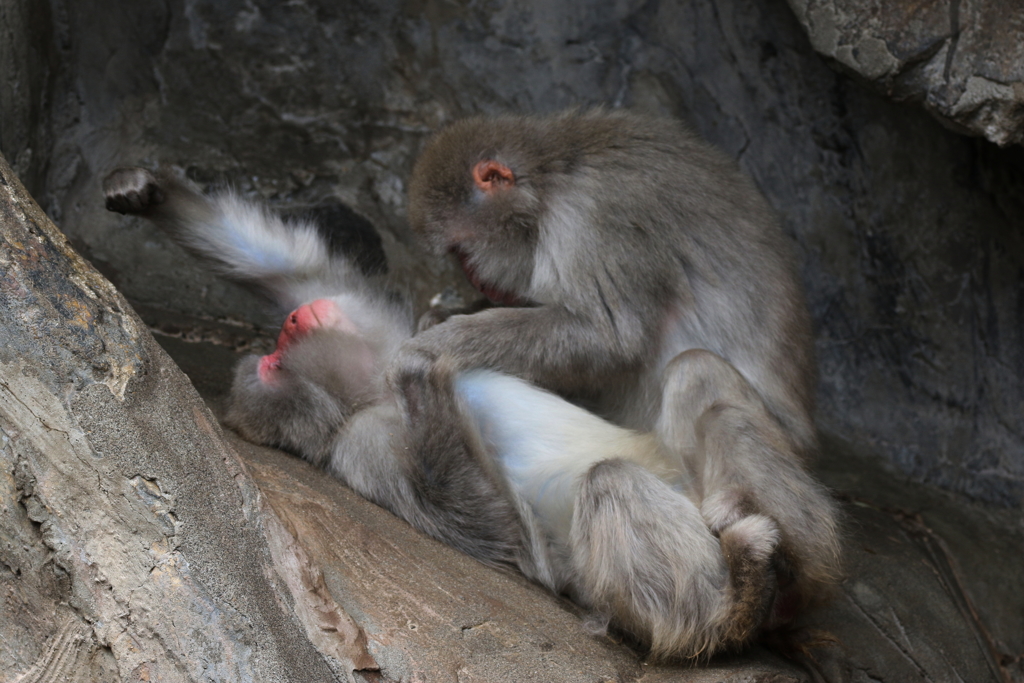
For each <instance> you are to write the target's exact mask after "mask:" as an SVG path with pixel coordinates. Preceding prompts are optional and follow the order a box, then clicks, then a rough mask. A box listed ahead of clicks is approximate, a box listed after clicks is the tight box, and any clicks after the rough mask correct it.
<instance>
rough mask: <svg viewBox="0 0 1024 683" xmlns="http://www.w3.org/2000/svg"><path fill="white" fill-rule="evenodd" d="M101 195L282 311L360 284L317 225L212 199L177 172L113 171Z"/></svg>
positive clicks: (233, 199) (230, 199) (230, 197)
mask: <svg viewBox="0 0 1024 683" xmlns="http://www.w3.org/2000/svg"><path fill="white" fill-rule="evenodd" d="M103 192H104V194H105V195H106V206H107V208H108V209H109V210H111V211H117V212H119V213H130V214H136V215H139V216H143V217H145V218H148V219H150V220H152V221H153V222H154V223H156V225H157V226H158V227H159V228H161V229H162V230H163V231H164V232H166V233H167V234H168V235H170V236H171V238H173V239H174V241H175V242H177V243H178V244H180V245H181V246H182V247H184V248H185V249H186V250H188V251H189V252H190V253H192V254H193V255H195V256H197V257H198V258H200V259H201V260H202V261H204V262H205V263H206V264H207V265H209V266H210V267H211V268H212V269H213V270H215V271H216V272H217V273H219V274H220V275H223V276H224V277H227V278H229V279H232V280H235V281H238V282H241V283H243V284H246V285H250V286H253V287H255V288H258V289H260V290H262V291H263V292H264V293H266V294H268V295H269V296H271V297H272V298H273V299H275V300H276V301H277V302H278V303H279V304H280V305H281V307H282V308H283V309H284V310H291V309H293V308H295V307H296V306H298V305H299V304H301V303H304V302H305V301H306V300H308V299H312V298H316V296H322V295H324V293H325V292H324V289H333V290H334V291H335V292H337V291H339V290H342V291H343V290H344V289H351V288H352V287H353V286H358V280H359V279H360V278H359V276H358V274H357V273H356V269H355V268H354V267H353V266H352V265H351V264H350V263H349V262H348V261H347V260H346V259H344V258H336V257H334V256H332V254H331V250H330V248H329V247H328V245H327V244H326V242H325V241H324V239H323V238H322V237H321V235H320V233H319V232H318V230H317V228H316V226H314V225H312V224H310V223H306V222H302V221H295V222H285V221H284V220H282V219H281V218H280V217H278V216H277V215H275V214H274V213H272V212H271V211H269V210H267V209H266V208H265V207H263V206H261V205H258V204H255V203H252V202H249V201H246V200H244V199H242V198H241V197H239V196H238V195H236V194H234V193H232V192H225V193H223V194H220V195H216V196H212V197H208V196H205V195H203V194H202V193H201V192H199V190H198V189H197V188H195V187H194V186H192V184H191V183H188V182H187V181H183V180H180V179H179V178H176V177H175V176H174V175H173V174H171V173H168V172H164V171H158V172H156V173H152V172H150V171H148V170H146V169H143V168H119V169H117V170H115V171H114V172H112V173H111V174H110V175H108V176H107V177H106V179H105V180H104V181H103ZM353 281H354V282H353ZM311 283H312V284H314V285H316V287H315V289H318V290H319V291H311V290H310V284H311Z"/></svg>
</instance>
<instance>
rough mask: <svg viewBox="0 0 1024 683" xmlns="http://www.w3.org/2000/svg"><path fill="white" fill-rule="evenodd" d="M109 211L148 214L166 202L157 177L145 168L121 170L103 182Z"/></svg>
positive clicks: (117, 170) (114, 172)
mask: <svg viewBox="0 0 1024 683" xmlns="http://www.w3.org/2000/svg"><path fill="white" fill-rule="evenodd" d="M103 194H104V195H105V196H106V198H107V210H108V211H117V212H118V213H146V212H147V211H148V210H150V209H152V208H153V207H155V206H157V205H159V204H162V203H163V202H164V199H165V197H164V192H163V190H161V189H160V185H159V184H158V183H157V180H156V176H154V175H153V174H152V173H150V172H149V171H147V170H146V169H144V168H137V167H136V168H119V169H116V170H115V171H113V172H112V173H111V174H110V175H108V176H107V177H106V178H105V179H104V180H103Z"/></svg>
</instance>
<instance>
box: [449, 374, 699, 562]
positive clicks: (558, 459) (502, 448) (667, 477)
mask: <svg viewBox="0 0 1024 683" xmlns="http://www.w3.org/2000/svg"><path fill="white" fill-rule="evenodd" d="M455 390H456V392H457V393H458V394H459V395H460V397H461V398H462V400H463V403H464V406H465V409H466V412H467V414H468V415H469V416H470V417H471V418H472V420H473V422H474V424H475V425H476V427H477V429H478V430H479V433H480V437H481V440H482V441H483V443H484V445H485V446H486V447H487V448H488V450H489V452H490V453H491V454H492V455H493V456H494V457H495V459H496V460H497V462H498V463H500V465H501V467H502V469H503V471H504V472H505V475H506V476H507V477H508V480H509V482H510V484H511V485H512V487H513V488H514V489H515V491H516V492H517V493H518V495H520V496H521V497H522V498H523V499H524V500H525V501H527V502H528V503H529V504H530V506H531V507H532V508H533V511H534V514H535V515H536V516H537V517H538V518H539V519H540V520H541V522H542V523H543V524H544V526H545V527H546V529H547V531H548V532H549V533H550V534H551V535H552V540H554V541H556V542H558V543H562V544H567V543H568V541H569V529H570V526H571V524H572V513H573V503H574V500H575V498H576V492H577V490H578V487H579V483H580V480H581V478H582V477H583V475H584V474H586V472H587V471H588V470H589V469H590V468H591V467H592V466H593V465H594V464H595V463H598V462H600V461H602V460H607V459H609V458H623V459H626V460H631V461H633V462H636V463H638V464H640V465H643V466H644V467H646V468H647V469H649V470H650V471H651V472H653V473H654V474H655V475H657V476H658V477H660V478H661V479H662V480H664V481H665V482H667V483H668V484H670V485H671V486H673V487H674V488H676V489H677V490H678V491H679V492H680V493H685V491H686V489H687V488H688V484H689V482H688V480H687V479H686V477H685V476H684V474H683V470H682V466H681V463H675V462H673V461H672V460H671V459H670V457H669V456H668V455H667V454H666V453H665V451H664V449H662V448H660V447H659V446H658V443H657V441H656V440H655V439H654V437H653V436H651V435H649V434H640V433H638V432H635V431H632V430H628V429H623V428H621V427H616V426H615V425H613V424H611V423H609V422H606V421H604V420H602V419H601V418H599V417H597V416H595V415H593V414H591V413H589V412H587V411H585V410H583V409H582V408H579V407H578V406H575V405H573V404H571V403H569V402H568V401H566V400H564V399H562V398H560V397H558V396H555V395H554V394H551V393H549V392H547V391H544V390H542V389H538V388H537V387H535V386H533V385H531V384H529V383H527V382H524V381H522V380H520V379H517V378H515V377H510V376H508V375H502V374H500V373H496V372H491V371H488V370H473V371H470V372H465V373H462V374H460V375H459V376H458V378H456V381H455Z"/></svg>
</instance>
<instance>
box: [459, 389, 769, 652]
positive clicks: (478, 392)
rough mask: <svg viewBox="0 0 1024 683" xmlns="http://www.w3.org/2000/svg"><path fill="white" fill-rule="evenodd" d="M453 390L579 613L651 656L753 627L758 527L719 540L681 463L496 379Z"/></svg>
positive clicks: (716, 642)
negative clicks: (594, 615) (546, 546)
mask: <svg viewBox="0 0 1024 683" xmlns="http://www.w3.org/2000/svg"><path fill="white" fill-rule="evenodd" d="M456 391H457V393H458V394H459V395H460V396H461V397H462V398H463V399H464V401H465V410H466V411H467V413H468V414H469V415H470V416H471V417H472V420H473V424H474V425H475V426H476V427H477V429H479V433H480V438H481V441H482V442H483V443H484V447H485V449H486V450H487V451H488V452H489V453H491V454H493V456H494V457H495V459H496V461H497V462H498V463H500V465H501V468H502V470H503V471H504V473H505V476H506V477H507V480H508V482H509V484H510V486H511V488H512V491H513V492H514V494H515V495H516V496H517V497H519V498H520V499H521V500H523V501H524V502H525V503H526V505H527V506H528V507H529V509H530V510H531V511H532V512H533V514H534V515H535V517H536V519H537V520H538V522H539V523H540V525H541V526H542V527H543V528H544V529H545V531H546V533H547V534H548V536H549V537H550V538H551V539H552V541H553V546H554V554H555V555H556V557H555V560H554V562H555V564H556V565H558V561H559V560H560V557H561V556H564V555H565V554H566V553H567V554H568V558H567V560H568V561H567V562H564V564H565V565H567V567H564V568H563V572H564V571H565V569H568V571H569V576H571V577H573V580H572V584H571V590H572V592H573V593H574V594H575V595H576V597H577V598H578V599H579V600H580V601H581V602H582V603H584V604H585V605H587V606H589V607H592V608H594V609H595V610H597V611H598V612H599V613H600V614H602V615H604V616H605V617H607V618H608V619H610V620H611V621H612V622H613V623H614V624H615V625H616V626H617V627H619V628H622V629H624V630H626V631H628V632H630V633H632V634H633V635H634V636H636V637H637V638H638V639H639V640H641V641H642V642H644V643H646V644H647V645H649V646H650V647H651V649H652V652H653V653H654V654H655V655H656V656H661V657H671V656H696V655H699V654H702V653H705V654H710V653H711V652H713V651H715V650H717V649H719V648H721V647H727V646H730V645H736V644H739V643H742V642H743V641H744V640H746V639H747V638H748V637H749V635H750V634H751V633H752V632H753V630H754V629H755V628H756V627H757V626H759V625H760V623H761V621H762V620H763V617H764V613H765V611H766V609H767V600H766V598H770V597H771V595H772V591H773V589H774V580H773V579H772V580H770V581H769V580H767V579H766V576H768V575H770V574H771V555H772V552H773V550H774V548H775V544H776V541H777V532H776V530H775V526H774V524H773V523H772V522H771V521H770V520H768V519H766V518H764V517H761V516H753V517H748V518H747V519H745V520H743V521H742V523H739V524H735V525H733V527H731V528H730V529H728V530H726V531H725V532H724V533H723V534H722V536H721V540H719V538H716V537H715V535H713V534H712V533H711V531H710V530H709V528H708V526H707V524H706V523H705V522H704V519H703V517H702V516H701V514H700V510H699V509H698V508H697V506H696V505H694V504H693V503H692V502H691V501H690V500H689V499H688V498H687V497H686V495H685V493H684V492H685V491H686V490H687V489H688V488H689V480H688V479H687V478H686V476H685V474H684V473H683V472H682V468H681V463H680V462H674V461H672V460H671V459H670V458H668V457H666V454H665V452H664V451H663V450H662V449H661V448H660V447H659V446H658V444H657V441H656V440H655V439H654V438H653V437H651V436H650V435H644V434H638V433H636V432H632V431H629V430H626V429H622V428H619V427H616V426H614V425H612V424H609V423H607V422H605V421H604V420H601V419H600V418H598V417H596V416H595V415H592V414H591V413H588V412H587V411H585V410H583V409H581V408H579V407H577V406H574V405H572V404H571V403H569V402H567V401H565V400H564V399H562V398H560V397H558V396H555V395H553V394H551V393H548V392H546V391H543V390H541V389H538V388H537V387H534V386H532V385H530V384H528V383H527V382H524V381H522V380H520V379H517V378H514V377H509V376H507V375H502V374H499V373H494V372H488V371H480V370H477V371H473V372H468V373H463V374H461V375H460V376H459V377H458V379H457V381H456ZM723 553H725V556H730V557H734V558H735V560H734V561H731V562H730V563H726V562H725V560H724V556H723ZM556 568H557V567H556ZM766 585H767V589H765V586H766ZM763 596H766V598H765V597H763ZM751 600H756V601H757V605H754V606H751V605H749V604H748V603H749V602H750V601H751ZM737 606H740V607H739V608H737Z"/></svg>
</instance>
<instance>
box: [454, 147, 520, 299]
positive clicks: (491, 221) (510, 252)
mask: <svg viewBox="0 0 1024 683" xmlns="http://www.w3.org/2000/svg"><path fill="white" fill-rule="evenodd" d="M470 177H471V179H472V191H471V193H470V197H469V200H468V202H467V205H466V206H464V207H463V208H462V209H461V211H460V212H457V213H456V214H455V215H453V216H452V217H451V218H450V220H448V221H446V225H445V230H444V233H445V237H446V245H445V246H446V247H447V251H448V252H449V253H451V254H454V255H455V257H456V258H457V259H458V261H459V266H460V267H461V268H462V271H463V273H465V274H466V278H467V279H469V281H470V283H471V284H472V285H473V287H474V288H476V290H477V291H478V292H480V293H481V294H483V295H484V296H486V297H487V298H488V299H489V300H490V301H491V302H492V303H496V304H503V305H505V306H521V305H523V304H525V303H526V302H527V297H526V296H524V292H525V290H526V287H527V285H528V274H529V272H530V271H531V269H532V258H533V255H532V249H531V247H530V245H529V244H528V243H529V239H528V238H527V239H525V240H524V237H528V235H529V234H530V230H529V229H528V228H526V229H524V228H523V226H522V222H523V221H522V217H521V216H520V217H518V218H517V216H516V208H515V207H516V204H517V203H519V202H520V201H521V199H522V194H523V191H522V190H521V189H520V188H519V187H518V186H517V182H516V175H515V173H514V172H513V171H512V169H511V168H509V167H508V166H507V165H505V164H503V163H501V162H500V161H497V160H495V159H483V160H481V161H478V162H477V163H476V164H474V165H473V166H472V168H471V170H470ZM524 256H525V258H524Z"/></svg>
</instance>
